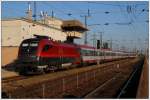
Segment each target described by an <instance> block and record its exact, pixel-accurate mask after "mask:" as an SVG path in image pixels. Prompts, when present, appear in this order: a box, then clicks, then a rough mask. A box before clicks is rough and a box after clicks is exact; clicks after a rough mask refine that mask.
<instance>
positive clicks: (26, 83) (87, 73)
mask: <svg viewBox="0 0 150 100" xmlns="http://www.w3.org/2000/svg"><path fill="white" fill-rule="evenodd" d="M131 61H132V60H130V59H124V60H120V61H114V62H110V63H105V64H101V65H99V66H97V65H92V66H87V67H81V68H74V69H70V70H64V71H60V72H54V73H48V74H43V75H38V76H34V77H32V78H31V77H30V78H29V77H26V76H19V77H13V78H10V79H5V80H2V84H5V87H3V91H4V92H5V93H8V94H11V96H12V97H16V96H17V97H18V98H19V97H21V95H22V94H21V93H24V92H23V91H24V89H25V90H26V89H27V90H28V92H25V94H27V95H30V93H31V94H32V93H33V94H35V93H37V92H38V91H39V90H43V91H48V90H51V92H50V93H52V91H53V93H54V94H53V96H54V97H59V96H58V95H61V93H60V91H61V92H62V93H64V91H66V90H59V89H56V88H57V87H58V88H60V89H62V87H66V88H67V87H68V85H69V86H71V87H70V88H72V90H75V89H73V88H74V86H76V84H77V82H78V87H79V88H80V86H81V87H83V86H84V84H80V82H81V81H82V82H83V83H86V82H88V80H91V78H92V81H93V82H94V81H95V80H98V83H99V82H101V81H100V80H101V78H104V77H103V74H104V75H107V74H109V73H111V71H113V73H115V74H119V69H120V65H121V64H122V63H126V64H127V63H129V62H131ZM117 67H118V68H117ZM77 73H78V78H79V81H76V80H77V76H76V74H77ZM94 73H95V76H93V75H94ZM91 75H92V76H91ZM101 76H102V77H101ZM90 77H91V78H90ZM93 77H95V79H94V78H93ZM99 78H100V80H99ZM107 78H109V79H110V78H111V77H110V76H109V77H107ZM107 78H106V79H107ZM114 78H115V77H114ZM114 78H113V79H114ZM39 79H40V80H39ZM43 79H44V80H43ZM70 79H71V80H72V81H71V83H70V81H69V80H70ZM87 79H88V80H87ZM93 79H94V80H93ZM20 80H21V81H20ZM16 81H18V82H16ZM13 82H14V83H15V87H17V88H18V91H20V92H18V91H17V93H15V92H12V91H13V89H15V90H16V88H13V86H14V84H13ZM63 82H64V83H65V84H64V83H63ZM68 82H69V83H68ZM95 82H96V81H95ZM7 83H12V89H11V90H10V87H11V84H8V85H9V87H7ZM62 83H63V84H64V85H65V86H62ZM108 83H109V82H108ZM36 84H38V85H36ZM43 84H47V85H43ZM88 84H89V83H88ZM90 84H91V83H90ZM20 85H22V86H23V87H20ZM91 85H92V84H91ZM91 85H90V86H91ZM93 85H94V84H93ZM97 85H98V84H97ZM43 86H44V87H43ZM53 86H55V87H53ZM104 86H105V85H104ZM7 88H8V89H7ZM32 88H33V89H32ZM54 88H55V89H54ZM79 88H77V89H79ZM22 89H23V90H22ZM83 89H85V88H83ZM29 90H30V91H29ZM9 91H10V92H9ZM57 91H59V93H58V92H57ZM67 91H68V90H67ZM40 92H41V91H40ZM84 92H86V91H84ZM46 94H48V95H51V94H49V92H44V97H45V96H46ZM39 95H41V94H39ZM79 95H80V94H79ZM31 96H33V95H31ZM34 97H37V94H36V95H34ZM40 97H41V96H40ZM50 97H51V96H50ZM30 98H31V97H30ZM60 98H61V96H60Z"/></svg>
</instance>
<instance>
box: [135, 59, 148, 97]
mask: <svg viewBox="0 0 150 100" xmlns="http://www.w3.org/2000/svg"><path fill="white" fill-rule="evenodd" d="M148 73H149V59H148V58H145V61H144V65H143V70H142V73H141V77H140V81H139V86H138V91H137V96H136V98H137V99H148V93H149V91H148V87H149V82H148Z"/></svg>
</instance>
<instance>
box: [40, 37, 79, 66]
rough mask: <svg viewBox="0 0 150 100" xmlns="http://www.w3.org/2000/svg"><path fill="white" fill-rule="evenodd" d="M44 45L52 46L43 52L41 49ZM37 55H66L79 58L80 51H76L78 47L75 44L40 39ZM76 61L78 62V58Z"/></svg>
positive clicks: (51, 56) (52, 56) (54, 56)
mask: <svg viewBox="0 0 150 100" xmlns="http://www.w3.org/2000/svg"><path fill="white" fill-rule="evenodd" d="M45 45H50V46H52V47H51V48H50V49H49V50H48V51H46V52H43V51H42V49H43V47H44V46H45ZM37 56H40V57H49V58H58V57H67V58H75V59H79V58H80V52H79V51H78V47H77V46H75V45H71V44H67V43H60V42H55V41H52V40H48V39H42V40H40V42H39V47H38V53H37ZM76 62H77V63H79V61H78V60H76Z"/></svg>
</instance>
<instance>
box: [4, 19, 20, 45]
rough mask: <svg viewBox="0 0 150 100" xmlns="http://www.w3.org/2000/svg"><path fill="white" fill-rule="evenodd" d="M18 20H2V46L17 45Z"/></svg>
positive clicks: (18, 37)
mask: <svg viewBox="0 0 150 100" xmlns="http://www.w3.org/2000/svg"><path fill="white" fill-rule="evenodd" d="M20 33H21V23H20V20H9V21H7V20H4V21H2V46H17V45H18V44H19V43H20V41H21V38H20V37H21V34H20Z"/></svg>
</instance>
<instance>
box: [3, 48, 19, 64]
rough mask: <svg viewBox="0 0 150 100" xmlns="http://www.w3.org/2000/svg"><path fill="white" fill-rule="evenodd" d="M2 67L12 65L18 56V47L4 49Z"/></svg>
mask: <svg viewBox="0 0 150 100" xmlns="http://www.w3.org/2000/svg"><path fill="white" fill-rule="evenodd" d="M1 50H2V58H1V61H2V62H1V65H2V66H4V65H7V64H10V63H12V62H13V61H14V60H15V59H16V58H17V56H18V47H2V48H1Z"/></svg>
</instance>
